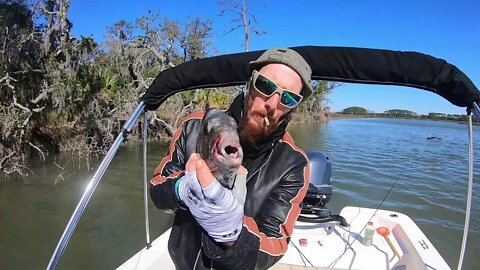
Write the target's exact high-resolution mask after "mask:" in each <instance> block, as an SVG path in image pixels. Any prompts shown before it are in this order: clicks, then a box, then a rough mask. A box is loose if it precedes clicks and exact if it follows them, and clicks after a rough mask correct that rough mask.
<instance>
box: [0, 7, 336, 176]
mask: <svg viewBox="0 0 480 270" xmlns="http://www.w3.org/2000/svg"><path fill="white" fill-rule="evenodd" d="M69 6H70V0H39V1H34V2H30V1H20V0H3V1H0V14H1V15H0V27H1V28H0V119H1V125H0V171H2V172H3V173H5V174H20V175H26V174H28V173H29V168H28V166H27V164H26V163H25V161H26V160H27V158H28V157H29V156H31V155H35V156H37V157H39V158H41V159H42V160H45V159H46V157H47V156H48V155H51V154H53V155H55V154H56V153H59V152H61V151H72V153H73V154H74V155H73V154H72V158H74V159H75V160H78V161H80V160H85V161H86V164H87V165H88V164H89V163H88V160H89V159H90V158H91V157H92V156H93V157H98V156H99V155H102V154H104V153H105V152H106V150H107V149H108V147H109V146H110V145H111V143H112V141H113V139H114V138H115V136H116V135H117V134H118V132H119V131H120V129H121V127H122V125H123V124H124V122H125V121H126V120H127V119H128V117H129V115H130V114H131V112H132V111H133V109H134V108H135V106H136V105H137V104H138V101H139V99H140V97H141V96H142V95H143V94H144V93H145V91H146V89H147V88H148V87H149V85H150V84H151V83H152V81H153V80H154V78H155V76H156V75H157V74H158V73H159V72H160V71H162V70H164V69H167V68H170V67H174V66H177V65H179V64H181V63H183V62H185V61H190V60H193V59H199V58H203V57H206V56H209V55H211V54H212V53H210V52H211V51H215V48H214V47H213V44H212V43H213V36H214V31H213V30H214V29H213V26H212V20H210V19H203V18H199V17H197V18H192V19H189V20H187V21H185V22H183V23H180V22H178V21H175V20H171V19H168V18H161V17H160V16H159V15H158V13H156V12H148V14H146V15H145V16H141V17H139V18H137V19H135V20H133V21H126V20H120V21H118V22H116V23H114V24H113V25H111V26H110V27H108V29H107V31H106V33H105V39H104V41H103V42H102V43H98V42H97V41H96V40H94V39H93V38H92V37H86V36H80V37H75V36H73V35H71V34H70V30H71V29H72V26H73V22H71V21H70V20H69V18H68V16H67V14H68V10H69ZM251 8H252V5H249V4H248V3H246V1H229V2H222V3H221V12H222V14H223V15H224V16H227V15H228V14H230V16H231V17H230V19H232V20H231V22H233V25H232V28H230V29H229V30H228V31H227V32H226V33H229V32H231V31H233V30H235V29H237V28H238V26H241V27H240V29H243V30H244V33H245V40H244V41H245V48H246V49H247V50H248V42H249V36H250V34H251V33H256V34H264V32H263V31H259V30H256V29H255V28H252V26H251V25H250V23H251V21H252V20H250V18H252V16H253V14H252V13H251ZM226 11H235V12H226ZM237 11H238V12H237ZM232 16H236V17H233V18H232ZM242 22H243V23H242ZM237 24H238V25H237ZM336 86H337V84H335V83H331V82H324V81H317V82H315V83H314V87H315V89H316V92H315V93H314V94H313V96H312V98H311V99H309V100H308V101H307V102H304V103H303V104H302V105H301V107H299V108H298V109H297V112H298V113H299V114H304V115H307V116H308V115H313V114H314V112H318V111H321V109H322V106H323V104H324V102H325V98H324V97H325V94H326V93H328V92H330V91H331V89H333V88H334V87H336ZM239 91H241V89H239V88H234V87H229V88H221V89H199V90H195V91H189V92H184V93H181V94H177V95H174V96H172V97H170V98H169V99H168V100H167V101H166V102H165V103H164V104H162V106H161V108H160V109H159V110H157V111H156V112H155V113H150V114H149V117H148V125H149V138H151V139H160V138H165V137H168V136H171V135H172V134H173V132H174V131H175V129H176V128H177V127H178V126H179V124H180V120H181V119H182V118H183V117H184V116H185V115H186V114H188V113H190V112H192V111H198V110H202V109H203V108H204V107H205V105H206V104H207V103H208V104H210V105H211V106H216V107H220V108H225V107H226V106H228V104H229V103H230V102H231V100H232V98H233V97H234V96H236V95H237V94H238V93H239ZM140 130H141V129H134V130H133V133H132V135H131V136H130V137H131V138H133V139H135V138H139V137H140V136H141V132H139V131H140ZM61 165H62V164H59V166H61Z"/></svg>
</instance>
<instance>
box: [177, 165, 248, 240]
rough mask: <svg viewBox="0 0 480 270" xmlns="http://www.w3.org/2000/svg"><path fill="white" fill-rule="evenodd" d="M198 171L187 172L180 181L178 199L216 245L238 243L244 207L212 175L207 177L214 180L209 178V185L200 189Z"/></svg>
mask: <svg viewBox="0 0 480 270" xmlns="http://www.w3.org/2000/svg"><path fill="white" fill-rule="evenodd" d="M203 164H204V165H205V166H206V164H205V163H203ZM207 168H208V167H207ZM202 169H203V170H205V169H206V168H202ZM197 172H198V169H197V170H196V171H195V170H193V171H188V170H187V172H186V174H185V176H184V177H182V178H181V179H180V180H179V181H180V183H179V184H178V196H179V199H180V200H181V201H182V202H183V203H184V204H185V206H187V207H188V209H189V210H190V213H192V215H193V216H194V217H195V219H196V220H197V222H198V224H200V226H202V227H203V229H204V230H205V231H206V232H207V233H208V235H210V237H212V238H213V239H214V240H215V241H216V242H219V243H225V242H232V241H235V240H237V238H238V236H239V235H240V232H241V230H242V226H243V221H242V219H243V204H241V203H240V202H239V200H238V199H237V198H236V197H235V196H234V194H233V192H232V191H231V190H229V189H227V188H225V187H223V186H222V185H221V184H220V183H219V182H218V181H217V180H216V179H215V178H214V177H213V176H212V175H211V174H210V175H208V176H207V177H209V178H212V177H213V180H211V179H210V181H211V182H210V184H209V185H208V186H206V187H205V188H202V187H201V186H200V183H199V180H198V178H197ZM206 174H208V173H206Z"/></svg>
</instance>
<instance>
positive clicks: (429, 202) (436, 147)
mask: <svg viewBox="0 0 480 270" xmlns="http://www.w3.org/2000/svg"><path fill="white" fill-rule="evenodd" d="M466 129H467V128H466V126H465V125H460V124H457V123H452V122H434V121H423V120H422V121H417V120H396V119H349V120H334V121H330V122H329V123H328V124H326V125H321V126H319V125H308V126H301V128H299V126H292V127H291V128H290V132H291V133H292V135H293V137H294V138H295V140H296V142H297V144H298V145H299V146H301V147H302V148H304V149H306V150H322V151H325V152H326V153H327V154H328V155H329V157H330V159H331V160H332V162H333V180H334V195H333V198H332V200H331V202H330V203H329V207H330V208H331V210H332V211H333V212H339V211H340V210H341V209H342V207H344V206H347V205H356V206H362V207H372V208H375V207H377V206H378V204H379V203H380V202H381V201H382V199H383V198H384V197H385V195H386V194H387V192H388V190H389V189H390V187H391V186H392V184H393V183H394V182H395V180H396V179H397V178H398V177H400V179H399V181H398V184H397V185H396V187H395V189H394V190H393V192H392V193H391V194H390V195H389V196H388V198H387V200H386V201H385V203H384V204H383V207H382V208H384V209H389V210H394V211H399V212H403V213H405V214H407V215H409V216H410V217H411V218H412V219H413V220H414V221H415V222H416V223H417V224H418V226H419V227H420V228H421V229H422V230H423V232H424V233H425V234H426V235H427V237H428V238H429V239H430V241H432V243H433V244H434V245H435V247H436V248H437V250H438V251H439V252H440V254H441V255H442V256H443V257H444V258H445V260H446V261H447V263H448V264H449V265H450V267H452V268H456V265H457V262H458V256H459V253H460V245H461V241H462V232H463V222H464V211H465V202H466V191H467V168H468V167H467V160H468V159H467V131H466ZM474 132H476V134H474V135H475V136H474V140H475V141H476V142H480V128H479V127H474ZM428 136H437V137H441V138H442V139H441V140H426V138H427V137H428ZM475 150H476V151H477V154H476V155H475V166H477V167H478V166H480V162H479V155H478V152H479V150H480V149H478V146H477V147H475ZM166 151H167V145H165V144H150V145H149V154H148V159H149V164H148V172H149V174H150V176H151V174H152V173H153V170H154V169H155V167H156V166H157V165H158V163H159V161H160V159H161V157H163V156H164V155H165V154H166ZM68 158H69V157H64V159H63V162H65V160H68ZM409 160H410V161H409ZM32 164H33V165H32V166H34V171H35V173H36V176H37V177H36V180H32V181H30V182H29V184H27V185H25V184H23V183H18V182H15V181H9V182H8V183H5V182H4V181H3V180H0V269H39V268H44V267H45V266H46V265H47V264H48V261H49V259H50V256H51V254H52V252H53V250H54V249H55V246H56V244H57V241H58V239H59V237H60V235H61V233H62V232H63V229H64V226H65V225H66V223H67V222H68V219H69V218H70V215H71V214H72V212H73V210H74V208H75V206H76V204H77V202H78V201H79V199H80V197H81V195H82V193H83V190H84V188H85V185H86V184H87V182H88V180H89V179H90V177H91V176H92V175H93V173H94V170H90V171H86V170H81V171H78V170H76V172H75V174H74V175H72V176H71V177H69V178H68V179H67V180H66V181H60V182H59V183H57V184H56V185H55V184H54V182H55V178H56V177H57V176H58V174H59V170H58V168H57V167H56V166H54V165H53V164H51V165H48V166H44V165H40V164H36V162H33V163H32ZM96 165H98V164H96ZM402 171H403V173H402ZM68 173H71V172H68ZM68 173H67V174H68ZM142 179H143V169H142V147H141V146H140V145H127V146H125V147H123V148H122V149H120V150H119V152H118V154H117V156H116V157H115V159H114V161H113V163H112V167H111V168H110V169H109V170H108V171H107V173H106V174H105V176H104V179H103V180H102V181H101V182H100V184H99V186H98V188H97V191H96V192H95V193H94V195H93V197H92V199H91V201H90V203H89V206H88V207H87V209H86V211H85V213H84V216H83V217H82V219H81V220H80V222H79V224H78V226H77V229H76V231H75V233H74V234H73V237H72V239H71V241H70V244H69V246H68V247H67V249H66V251H65V254H64V256H63V258H62V261H61V263H60V265H59V269H112V268H115V267H116V266H118V265H119V264H121V263H122V262H124V261H125V260H126V259H128V258H129V257H130V256H132V255H133V254H134V253H135V252H137V251H138V250H139V249H141V248H142V247H143V246H144V244H145V233H144V216H143V197H142V196H143V183H142ZM478 179H480V178H479V175H478V170H476V172H475V176H474V180H477V183H474V193H473V211H472V217H471V224H470V234H469V240H468V244H467V253H466V259H465V262H464V266H465V267H464V269H476V265H478V264H479V263H480V259H479V258H478V257H475V255H477V254H480V205H479V203H478V202H479V195H478V194H479V192H480V188H479V185H478ZM150 219H151V225H150V228H151V231H152V232H151V237H152V239H154V238H155V237H157V236H158V235H160V234H161V233H162V232H163V231H165V230H166V229H167V228H168V227H169V226H170V225H171V223H172V216H171V215H169V214H164V213H163V212H161V211H159V210H157V209H155V207H154V206H153V205H152V204H150Z"/></svg>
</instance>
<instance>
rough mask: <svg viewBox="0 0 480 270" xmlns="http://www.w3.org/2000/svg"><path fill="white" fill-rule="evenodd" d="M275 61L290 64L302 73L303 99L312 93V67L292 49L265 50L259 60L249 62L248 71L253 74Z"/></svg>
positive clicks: (299, 73)
mask: <svg viewBox="0 0 480 270" xmlns="http://www.w3.org/2000/svg"><path fill="white" fill-rule="evenodd" d="M273 63H278V64H284V65H286V66H289V67H290V68H292V69H293V70H295V71H296V72H297V73H298V75H300V78H301V79H302V83H303V88H302V95H303V100H306V99H307V98H308V97H309V96H310V95H311V94H312V92H313V89H312V69H311V68H310V65H309V64H308V63H307V61H305V59H304V58H303V57H302V56H301V55H300V54H299V53H297V52H296V51H294V50H292V49H288V48H278V49H270V50H267V51H265V52H264V53H263V54H262V55H260V57H259V58H258V59H257V60H255V61H251V62H250V63H249V64H248V73H249V74H252V72H253V71H254V70H260V69H261V68H262V67H263V66H265V65H268V64H273Z"/></svg>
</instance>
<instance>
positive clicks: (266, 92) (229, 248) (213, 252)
mask: <svg viewBox="0 0 480 270" xmlns="http://www.w3.org/2000/svg"><path fill="white" fill-rule="evenodd" d="M248 71H249V74H251V77H250V79H249V80H248V82H247V84H246V87H245V93H244V94H240V95H239V96H237V97H236V98H235V100H234V101H233V103H232V104H231V106H230V108H229V109H228V110H227V114H228V115H230V116H232V117H233V118H234V119H235V121H236V122H237V124H238V133H239V137H240V143H241V146H242V148H243V153H244V159H243V163H242V165H243V167H244V168H246V169H247V170H248V175H247V178H246V186H247V194H246V198H245V202H244V204H243V205H242V203H241V202H239V201H238V200H237V198H236V197H235V196H232V191H231V190H230V189H227V188H225V187H223V186H221V185H219V184H218V181H217V180H216V179H215V178H214V177H213V176H212V173H211V171H210V169H209V168H208V166H207V164H206V163H205V161H204V160H202V159H201V158H199V156H198V155H196V154H195V145H196V141H197V136H198V133H199V128H200V123H201V119H202V117H203V113H194V114H191V115H190V116H189V117H187V118H186V119H185V120H184V122H183V123H182V125H181V127H180V128H179V129H178V130H177V132H176V133H175V135H174V137H173V139H172V142H171V145H170V150H169V154H168V156H166V157H164V158H163V159H162V161H161V162H160V165H159V166H158V167H157V169H156V170H155V173H154V178H153V179H152V180H151V186H150V195H151V198H152V200H153V202H154V203H155V205H156V206H157V207H158V208H160V209H164V210H171V211H174V212H175V219H174V223H173V227H172V231H171V235H170V239H169V243H168V250H169V253H170V256H171V258H172V260H173V262H174V264H175V266H176V268H177V269H266V268H269V267H271V266H272V265H273V264H274V263H276V262H277V261H278V260H279V259H280V258H281V257H282V256H283V254H285V252H286V250H287V246H288V242H289V241H290V236H291V234H292V232H293V226H294V223H295V221H296V220H297V218H298V215H299V213H300V203H301V202H302V200H303V198H304V196H305V194H306V192H307V189H308V183H309V172H310V169H309V165H308V158H307V157H306V155H305V154H304V153H303V151H302V150H301V149H299V148H298V147H297V146H295V144H294V142H293V139H292V137H291V136H290V135H289V134H288V133H287V132H286V128H287V125H288V123H289V121H290V119H291V118H292V110H293V109H294V108H296V107H297V106H298V105H299V104H300V103H301V102H302V101H303V100H305V99H306V98H308V96H310V95H311V93H312V87H311V74H312V71H311V68H310V66H309V65H308V64H307V62H306V61H305V60H304V59H303V57H302V56H301V55H300V54H298V53H297V52H295V51H294V50H291V49H271V50H267V51H266V52H265V53H263V54H262V55H261V56H260V57H259V58H258V59H257V60H256V61H252V62H250V63H249V65H248ZM185 172H187V173H185ZM186 174H187V175H194V178H193V180H192V178H191V177H185V175H186ZM187 178H188V179H187ZM188 181H194V182H195V183H196V182H198V183H200V185H201V187H202V189H203V192H204V193H205V194H207V193H208V194H210V195H209V196H211V197H210V198H209V200H204V199H203V200H202V204H201V205H202V206H201V207H200V206H199V204H198V203H195V202H198V200H199V198H194V197H195V192H191V190H190V188H191V187H190V185H189V184H188V183H189V182H188ZM192 194H193V197H192ZM159 267H160V266H159Z"/></svg>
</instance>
